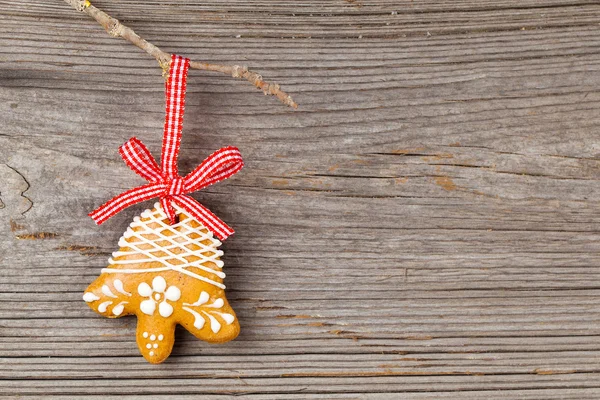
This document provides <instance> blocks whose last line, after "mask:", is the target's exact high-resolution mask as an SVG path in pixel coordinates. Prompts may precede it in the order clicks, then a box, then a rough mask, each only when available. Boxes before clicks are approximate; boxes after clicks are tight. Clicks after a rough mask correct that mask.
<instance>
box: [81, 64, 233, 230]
mask: <svg viewBox="0 0 600 400" xmlns="http://www.w3.org/2000/svg"><path fill="white" fill-rule="evenodd" d="M188 68H189V60H188V59H187V58H183V57H180V56H177V55H175V54H173V56H172V58H171V66H170V69H169V79H168V80H167V83H166V97H167V105H166V111H167V112H166V118H165V130H164V135H163V144H162V157H161V167H159V166H158V164H157V163H156V161H155V160H154V158H153V157H152V154H150V151H149V150H148V148H147V147H146V146H145V145H144V144H143V143H142V142H141V141H140V140H139V139H137V138H135V137H133V138H131V139H129V140H128V141H127V142H125V144H123V145H122V146H121V147H120V148H119V153H120V154H121V157H122V158H123V160H124V161H125V163H126V164H127V165H128V166H129V168H131V169H132V170H133V171H134V172H135V173H136V174H138V175H140V176H141V177H142V178H144V179H146V180H147V181H148V182H149V183H148V184H146V185H142V186H139V187H136V188H133V189H130V190H128V191H126V192H124V193H121V194H120V195H118V196H116V197H114V198H112V199H111V200H109V201H108V202H106V203H104V204H103V205H102V206H100V207H98V208H97V209H95V210H94V211H92V212H91V213H90V214H89V216H90V217H92V219H93V220H94V221H95V222H96V224H98V225H100V224H102V223H103V222H104V221H106V220H107V219H109V218H110V217H112V216H113V215H115V214H117V213H118V212H119V211H121V210H123V209H125V208H127V207H129V206H131V205H134V204H137V203H140V202H142V201H146V200H149V199H152V198H154V197H159V198H160V204H161V206H162V208H163V210H164V211H165V213H166V214H167V216H168V217H169V221H170V222H171V223H172V224H173V223H176V222H177V219H176V211H175V208H174V207H173V203H175V204H177V205H178V206H180V207H182V208H184V209H185V210H187V211H188V212H189V213H190V214H191V215H192V216H193V217H194V218H196V220H198V221H200V222H201V223H202V224H204V226H206V227H207V228H208V229H209V230H210V231H212V232H213V233H214V234H215V235H216V236H217V237H218V238H219V239H221V240H225V239H226V238H227V237H228V236H230V235H231V234H233V229H231V228H230V227H229V226H227V224H225V223H224V222H223V221H221V220H220V219H219V218H218V217H217V216H216V215H215V214H213V213H212V212H210V210H208V209H207V208H206V207H204V206H203V205H202V204H200V203H198V202H197V201H196V200H195V199H193V198H192V197H190V196H188V195H187V194H188V193H191V192H195V191H197V190H200V189H203V188H205V187H207V186H210V185H212V184H214V183H217V182H219V181H222V180H223V179H227V178H229V177H230V176H232V175H233V174H235V173H236V172H238V171H239V170H240V169H242V167H243V166H244V162H243V161H242V156H241V154H240V151H239V150H238V149H237V148H235V147H223V148H221V149H219V150H217V151H216V152H214V153H213V154H211V155H210V156H209V157H208V158H206V159H205V160H204V161H203V162H202V163H201V164H200V165H198V166H197V167H196V168H195V169H194V170H193V171H192V172H190V173H189V174H187V175H186V176H185V177H181V176H179V173H178V170H177V156H178V154H179V147H180V144H181V130H182V127H183V113H184V108H185V89H186V79H187V71H188Z"/></svg>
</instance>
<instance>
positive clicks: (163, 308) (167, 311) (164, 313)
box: [158, 301, 173, 318]
mask: <svg viewBox="0 0 600 400" xmlns="http://www.w3.org/2000/svg"><path fill="white" fill-rule="evenodd" d="M158 313H159V314H160V316H161V317H164V318H167V317H170V316H171V314H173V306H172V305H170V304H169V303H167V302H166V301H163V302H162V303H160V304H159V305H158Z"/></svg>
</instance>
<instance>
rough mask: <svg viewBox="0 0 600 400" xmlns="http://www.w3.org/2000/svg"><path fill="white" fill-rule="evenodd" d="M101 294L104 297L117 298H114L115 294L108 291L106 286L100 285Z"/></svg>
mask: <svg viewBox="0 0 600 400" xmlns="http://www.w3.org/2000/svg"><path fill="white" fill-rule="evenodd" d="M102 293H103V294H104V295H105V296H106V297H112V298H113V299H116V298H117V296H115V294H114V293H113V292H112V291H111V290H110V288H109V287H108V286H107V285H102Z"/></svg>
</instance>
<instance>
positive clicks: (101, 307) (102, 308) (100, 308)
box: [98, 301, 112, 313]
mask: <svg viewBox="0 0 600 400" xmlns="http://www.w3.org/2000/svg"><path fill="white" fill-rule="evenodd" d="M111 304H112V301H105V302H104V303H100V305H99V306H98V311H100V312H101V313H103V312H106V309H107V308H108V306H110V305H111Z"/></svg>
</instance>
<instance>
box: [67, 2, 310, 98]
mask: <svg viewBox="0 0 600 400" xmlns="http://www.w3.org/2000/svg"><path fill="white" fill-rule="evenodd" d="M64 2H65V3H67V4H69V5H71V6H72V7H73V8H75V9H76V10H77V11H80V12H83V13H85V14H87V15H89V16H90V17H92V18H94V19H95V20H96V21H97V22H98V23H99V24H100V25H102V27H104V29H106V32H108V34H109V35H111V36H113V37H121V38H123V39H125V40H128V41H129V42H131V43H132V44H134V45H136V46H137V47H139V48H140V49H142V50H144V51H145V52H146V53H148V54H150V55H151V56H153V57H154V58H156V61H158V64H159V65H160V67H161V68H162V70H163V74H165V75H166V74H168V71H169V64H170V62H171V55H170V54H169V53H165V52H164V51H162V50H161V49H160V48H158V47H157V46H155V45H153V44H152V43H150V42H148V41H147V40H145V39H143V38H141V37H140V36H139V35H138V34H137V33H135V32H134V31H133V29H131V28H129V27H128V26H125V25H123V24H122V23H121V22H119V20H118V19H116V18H113V17H111V16H110V15H108V14H107V13H105V12H104V11H102V10H100V9H99V8H96V7H94V6H93V5H92V4H91V3H90V2H89V0H64ZM190 68H195V69H201V70H204V71H214V72H221V73H223V74H226V75H231V76H232V77H234V78H242V79H246V80H247V81H248V82H250V83H251V84H253V85H254V86H256V87H257V88H259V89H260V90H262V91H263V93H264V94H266V95H267V94H269V95H272V96H275V97H277V98H278V99H279V101H281V102H282V103H283V104H285V105H288V106H290V107H293V108H298V104H296V102H295V101H294V100H292V97H291V96H290V95H288V94H287V93H285V92H284V91H283V90H281V89H280V88H279V85H278V84H276V83H268V82H265V81H263V79H262V76H260V75H259V74H257V73H256V72H252V71H249V70H248V67H246V66H241V65H219V64H209V63H203V62H199V61H191V62H190Z"/></svg>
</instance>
